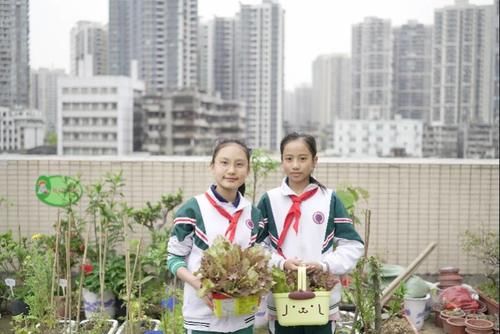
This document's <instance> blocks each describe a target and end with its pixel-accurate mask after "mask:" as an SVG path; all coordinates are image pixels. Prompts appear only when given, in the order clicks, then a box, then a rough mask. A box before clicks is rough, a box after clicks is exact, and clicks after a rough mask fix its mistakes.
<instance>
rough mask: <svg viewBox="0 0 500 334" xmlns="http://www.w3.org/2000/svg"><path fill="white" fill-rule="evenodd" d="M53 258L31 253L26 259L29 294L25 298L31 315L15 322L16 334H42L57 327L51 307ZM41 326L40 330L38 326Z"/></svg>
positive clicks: (17, 318)
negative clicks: (51, 264)
mask: <svg viewBox="0 0 500 334" xmlns="http://www.w3.org/2000/svg"><path fill="white" fill-rule="evenodd" d="M52 261H53V256H52V254H51V253H50V252H49V253H39V252H37V251H36V250H32V251H30V254H29V255H28V256H27V257H26V259H25V263H24V266H25V271H26V279H25V282H24V284H25V285H26V287H27V288H28V291H29V292H28V294H27V295H26V297H25V298H24V300H25V302H26V304H28V306H29V315H26V316H25V315H19V316H17V317H15V318H14V319H13V320H14V322H13V326H14V329H15V332H16V333H41V332H42V330H44V329H53V328H55V327H56V325H57V319H56V316H55V310H54V308H53V307H52V306H51V293H52V287H51V281H52V268H51V266H47V263H52ZM37 324H40V328H36V325H37Z"/></svg>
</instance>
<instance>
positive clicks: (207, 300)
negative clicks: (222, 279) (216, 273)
mask: <svg viewBox="0 0 500 334" xmlns="http://www.w3.org/2000/svg"><path fill="white" fill-rule="evenodd" d="M203 301H204V302H205V304H207V306H208V307H209V308H210V309H211V310H212V311H213V310H214V302H213V300H212V295H210V294H209V295H208V296H205V297H203Z"/></svg>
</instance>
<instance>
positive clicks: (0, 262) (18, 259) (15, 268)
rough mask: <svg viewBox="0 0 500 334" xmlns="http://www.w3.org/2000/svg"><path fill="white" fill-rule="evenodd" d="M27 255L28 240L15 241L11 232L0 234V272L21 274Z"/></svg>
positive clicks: (23, 238)
mask: <svg viewBox="0 0 500 334" xmlns="http://www.w3.org/2000/svg"><path fill="white" fill-rule="evenodd" d="M27 255H28V239H27V238H25V237H22V238H21V237H20V238H19V240H15V239H14V236H13V234H12V231H8V232H5V233H1V234H0V271H2V272H4V273H21V272H22V265H23V262H24V259H25V258H26V256H27Z"/></svg>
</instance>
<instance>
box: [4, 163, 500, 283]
mask: <svg viewBox="0 0 500 334" xmlns="http://www.w3.org/2000/svg"><path fill="white" fill-rule="evenodd" d="M209 161H210V158H209V157H200V158H188V157H134V158H132V157H131V158H127V157H125V158H116V157H115V158H101V157H100V158H81V157H72V158H62V157H27V156H0V180H2V186H1V187H0V198H6V199H8V201H9V202H10V203H11V205H1V206H0V233H2V232H5V231H7V230H13V231H14V232H15V233H17V231H18V227H19V226H20V227H21V231H22V234H23V235H27V236H30V235H32V234H35V233H53V228H52V226H53V224H54V222H55V221H56V219H57V214H58V209H57V208H54V207H49V206H46V205H45V204H43V203H41V202H39V201H38V200H37V198H36V196H35V190H34V189H35V181H36V179H37V178H38V176H40V175H67V176H76V175H80V177H81V180H82V183H83V184H84V185H88V184H91V183H93V182H96V181H98V180H100V179H102V178H103V177H104V176H105V174H106V173H108V172H118V171H123V176H124V178H125V184H126V186H125V198H126V200H127V202H128V203H129V205H132V206H134V207H136V208H139V207H142V206H143V205H144V203H145V202H146V201H157V200H159V199H160V196H161V195H162V194H164V193H174V192H175V191H176V190H177V189H179V188H180V189H182V190H183V192H184V198H185V199H187V198H189V197H191V196H193V195H194V194H198V193H200V192H203V191H205V190H206V189H207V188H208V186H209V184H210V182H211V180H212V176H211V173H210V170H209V166H208V165H209ZM315 176H316V177H317V178H318V179H319V180H320V181H321V182H322V183H324V184H325V185H327V186H328V187H331V188H336V187H339V186H341V185H343V184H350V185H353V186H359V187H362V188H365V189H366V190H368V192H369V194H370V199H369V202H368V207H369V208H370V209H371V210H372V218H371V239H370V253H371V254H374V255H377V256H379V257H380V258H381V259H382V260H384V262H387V263H392V264H400V265H403V266H404V265H408V264H409V263H410V262H412V260H413V259H414V258H415V257H417V256H418V254H419V252H420V251H422V250H423V249H424V248H425V247H426V246H427V245H428V244H429V243H430V242H432V241H436V242H437V243H438V247H437V248H436V249H435V250H434V251H433V252H432V253H431V254H430V256H429V257H428V258H427V259H426V260H425V261H424V262H423V264H422V265H421V266H420V267H419V268H418V272H419V273H437V271H438V269H439V268H440V267H443V266H449V265H452V266H458V267H460V269H461V272H462V273H481V272H483V271H484V268H482V266H481V264H480V263H478V261H477V260H475V259H474V258H471V257H469V256H467V255H466V254H465V253H464V252H463V251H462V249H461V237H462V234H463V233H464V231H465V230H467V229H470V230H474V231H477V230H478V229H480V228H487V229H493V230H496V231H497V232H498V228H499V227H498V221H499V162H498V160H494V161H490V160H428V159H421V160H410V159H375V160H341V159H328V158H324V159H322V158H320V160H319V165H318V168H317V170H316V173H315ZM281 178H282V173H281V171H277V172H275V173H272V174H271V175H270V176H268V177H267V178H266V179H265V181H264V182H263V184H262V186H261V187H260V189H259V191H258V192H259V195H260V194H261V193H262V192H263V191H264V190H265V189H267V188H272V187H275V186H277V185H278V184H279V183H280V181H281ZM86 204H87V199H86V198H85V195H84V196H83V200H82V202H81V206H80V207H81V209H80V211H81V212H82V213H83V211H84V208H85V207H86ZM358 230H359V231H360V233H361V235H363V233H364V227H363V226H358ZM320 238H322V236H318V239H320Z"/></svg>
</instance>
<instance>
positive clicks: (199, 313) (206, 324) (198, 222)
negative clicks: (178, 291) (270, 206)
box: [167, 189, 262, 332]
mask: <svg viewBox="0 0 500 334" xmlns="http://www.w3.org/2000/svg"><path fill="white" fill-rule="evenodd" d="M207 194H208V195H209V196H210V197H211V198H212V199H214V200H215V202H216V203H218V204H219V205H220V206H222V207H223V208H224V209H225V210H226V211H227V212H228V213H230V214H231V215H232V214H233V213H234V212H236V211H237V210H239V209H241V208H243V213H242V214H241V216H240V219H239V220H238V225H237V229H236V234H235V237H234V241H233V243H234V244H238V245H240V246H241V247H243V248H247V247H250V246H252V245H253V244H254V243H255V241H256V238H257V234H258V231H259V222H260V221H261V219H262V216H261V214H260V212H259V210H257V209H256V208H255V207H253V206H252V205H251V203H250V202H249V201H248V200H247V199H245V198H244V197H243V196H241V195H240V201H239V204H238V207H234V205H233V204H232V203H227V202H222V201H219V200H218V199H217V197H216V196H215V195H214V193H213V191H212V190H211V189H209V190H208V191H207ZM228 225H229V222H228V220H227V219H226V218H224V217H223V216H222V215H221V214H220V213H219V212H218V211H217V210H216V209H215V208H214V207H213V206H212V204H211V203H210V202H209V201H208V199H207V198H206V195H205V194H200V195H198V196H196V197H194V198H191V199H190V200H188V201H187V202H186V203H185V204H184V205H183V206H182V207H181V208H180V209H179V210H178V211H177V213H176V218H175V220H174V226H173V230H172V234H171V237H170V240H169V242H168V253H169V256H168V260H167V265H168V267H169V269H170V270H171V271H172V272H173V273H174V275H175V273H176V271H177V269H179V267H181V266H187V269H188V270H189V271H190V272H192V273H194V272H196V271H197V270H198V269H199V267H200V264H201V258H202V257H203V251H204V250H206V249H207V248H208V247H210V245H211V244H212V243H213V241H214V239H215V238H216V237H217V236H219V235H222V236H224V235H225V233H226V230H227V228H228ZM179 259H183V260H184V261H179ZM182 311H183V312H182V313H183V316H184V327H185V328H187V329H191V330H199V331H211V332H214V331H216V332H234V331H237V330H239V329H243V328H246V327H249V326H251V325H252V324H253V322H254V319H255V315H246V316H240V317H224V318H217V317H216V316H215V315H214V314H213V312H212V310H211V309H210V308H209V307H208V306H207V305H206V304H205V303H204V302H203V300H202V299H201V298H199V297H198V296H197V295H196V290H195V289H194V288H193V287H192V286H191V285H189V284H184V304H183V308H182Z"/></svg>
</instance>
